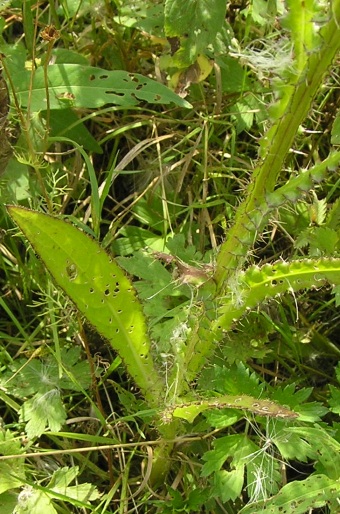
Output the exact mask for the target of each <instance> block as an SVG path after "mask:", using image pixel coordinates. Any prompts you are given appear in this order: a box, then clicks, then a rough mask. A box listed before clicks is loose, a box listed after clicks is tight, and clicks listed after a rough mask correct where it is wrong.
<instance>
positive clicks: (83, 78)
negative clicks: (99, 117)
mask: <svg viewBox="0 0 340 514" xmlns="http://www.w3.org/2000/svg"><path fill="white" fill-rule="evenodd" d="M47 71H48V92H49V107H50V109H65V108H69V107H78V108H79V107H83V108H84V107H85V108H93V109H94V108H98V107H102V106H103V105H105V104H115V105H121V106H125V107H131V106H133V105H138V104H139V103H140V102H142V101H144V102H149V103H152V104H169V103H171V102H173V103H174V104H175V105H179V106H180V107H186V108H189V107H191V106H190V104H189V103H188V102H187V101H186V100H183V99H182V98H180V97H179V96H177V95H176V94H175V93H174V92H173V91H171V90H170V89H169V88H167V87H166V86H164V85H163V84H160V83H158V82H156V81H154V80H151V79H149V78H147V77H143V75H139V74H134V73H128V72H126V71H109V70H103V69H100V68H94V67H91V66H82V65H79V64H53V65H50V66H48V67H47ZM13 82H14V85H15V90H16V95H17V98H18V101H19V102H20V104H21V105H22V106H25V107H28V106H30V110H31V111H45V110H46V109H47V108H48V103H47V98H46V84H45V77H44V69H43V68H42V67H40V68H38V69H37V70H36V71H35V72H34V77H33V84H31V73H30V72H28V71H21V72H18V73H16V74H14V75H13Z"/></svg>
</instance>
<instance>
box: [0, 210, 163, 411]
mask: <svg viewBox="0 0 340 514" xmlns="http://www.w3.org/2000/svg"><path fill="white" fill-rule="evenodd" d="M7 209H8V212H9V214H10V215H11V217H12V218H13V219H14V221H15V222H16V223H17V224H18V225H19V227H20V228H21V230H22V231H23V233H24V234H25V236H26V237H27V239H28V240H29V241H30V243H31V244H32V246H33V248H34V250H35V251H36V252H37V253H38V254H39V255H40V257H41V259H42V260H43V262H44V264H45V266H46V267H47V269H48V270H49V272H50V273H51V275H52V276H53V278H54V280H55V282H56V283H57V284H58V285H59V286H60V287H62V288H63V290H64V291H65V293H66V294H67V295H68V296H69V297H70V298H71V300H72V301H73V302H74V303H75V304H76V306H77V307H78V309H79V311H80V312H81V313H82V314H83V315H84V316H85V317H86V318H87V319H88V320H89V322H90V323H91V324H92V325H93V326H94V327H95V328H96V329H97V330H98V332H99V333H101V334H102V335H103V336H104V337H105V338H106V339H108V341H109V342H110V344H111V346H112V347H113V348H114V350H115V351H117V353H118V354H119V355H120V356H121V358H122V359H123V361H124V363H125V365H126V368H127V370H128V372H129V373H130V375H131V376H132V378H133V379H134V380H135V382H136V384H137V385H138V387H140V388H141V390H142V392H143V393H144V395H145V398H146V399H147V400H148V401H149V403H150V405H151V406H156V404H157V401H158V399H159V398H161V397H162V394H161V391H162V385H161V382H160V380H159V378H158V375H157V373H156V370H155V368H154V365H153V360H152V357H151V355H150V341H149V337H148V334H147V331H146V323H145V317H144V314H143V312H142V307H141V304H140V302H139V300H138V298H137V296H136V293H135V291H134V289H133V286H132V284H131V282H130V280H129V279H128V277H127V276H126V275H125V274H124V272H123V271H122V269H121V268H120V267H119V266H118V265H117V264H116V263H115V262H114V261H113V260H112V259H111V258H110V257H109V255H107V254H106V252H104V250H103V249H102V248H101V247H100V246H99V245H98V243H97V242H96V241H94V240H93V239H91V238H90V237H88V236H87V235H85V234H84V233H83V232H81V231H80V230H79V229H77V228H76V227H74V226H73V225H71V224H70V223H67V222H65V221H63V220H60V219H57V218H54V217H52V216H49V215H47V214H42V213H39V212H35V211H31V210H28V209H25V208H22V207H16V206H8V207H7Z"/></svg>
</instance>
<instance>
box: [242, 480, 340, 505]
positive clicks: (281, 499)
mask: <svg viewBox="0 0 340 514" xmlns="http://www.w3.org/2000/svg"><path fill="white" fill-rule="evenodd" d="M339 494H340V483H339V481H338V480H332V479H330V478H328V477H326V476H325V475H312V476H310V477H309V478H307V479H306V480H301V481H294V482H291V483H289V484H287V485H285V486H284V487H283V488H282V489H281V490H280V492H279V493H278V494H277V495H276V496H274V497H273V498H271V499H269V500H266V502H258V503H251V504H249V505H247V506H246V507H245V508H243V509H242V510H240V514H253V513H254V512H256V514H268V513H269V512H270V514H291V513H292V512H294V514H304V513H305V512H309V511H310V509H314V508H319V507H323V506H324V505H326V504H327V503H328V502H329V501H330V500H336V499H337V498H339Z"/></svg>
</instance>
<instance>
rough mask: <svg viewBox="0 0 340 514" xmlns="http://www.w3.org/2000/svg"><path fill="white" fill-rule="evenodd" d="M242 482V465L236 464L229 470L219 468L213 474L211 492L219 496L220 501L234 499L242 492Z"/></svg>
mask: <svg viewBox="0 0 340 514" xmlns="http://www.w3.org/2000/svg"><path fill="white" fill-rule="evenodd" d="M243 482H244V466H237V467H236V468H235V469H233V470H231V471H226V470H224V469H221V470H219V471H217V472H216V473H215V475H214V485H213V490H212V494H213V495H214V496H218V497H219V498H221V500H222V502H227V501H229V500H232V501H235V500H236V498H238V497H239V496H240V494H241V492H242V486H243Z"/></svg>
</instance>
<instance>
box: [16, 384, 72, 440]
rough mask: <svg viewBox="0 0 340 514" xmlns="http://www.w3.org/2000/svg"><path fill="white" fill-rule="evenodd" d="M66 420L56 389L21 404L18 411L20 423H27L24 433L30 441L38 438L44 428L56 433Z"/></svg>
mask: <svg viewBox="0 0 340 514" xmlns="http://www.w3.org/2000/svg"><path fill="white" fill-rule="evenodd" d="M66 418H67V415H66V412H65V409H64V406H63V403H62V401H61V398H60V392H59V390H58V389H50V390H49V391H47V392H46V393H45V394H40V393H37V394H36V395H34V396H33V398H31V399H30V400H27V401H26V402H24V403H23V405H22V406H21V409H20V419H21V421H27V422H28V423H27V425H26V433H27V435H28V437H29V438H30V439H32V438H34V437H39V436H40V435H41V434H43V433H44V431H45V429H46V427H48V428H49V429H50V430H51V431H52V432H58V431H59V430H60V428H61V427H62V425H63V424H64V423H65V421H66Z"/></svg>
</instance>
